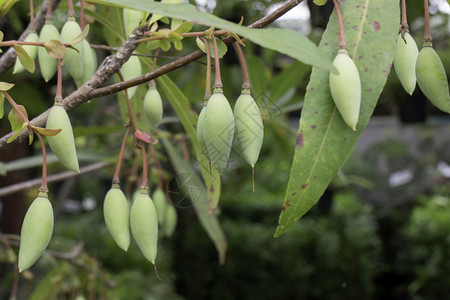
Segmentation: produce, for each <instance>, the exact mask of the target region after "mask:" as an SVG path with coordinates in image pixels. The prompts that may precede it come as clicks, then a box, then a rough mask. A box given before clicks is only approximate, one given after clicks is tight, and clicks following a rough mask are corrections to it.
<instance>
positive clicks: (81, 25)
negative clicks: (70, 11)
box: [80, 0, 85, 31]
mask: <svg viewBox="0 0 450 300" xmlns="http://www.w3.org/2000/svg"><path fill="white" fill-rule="evenodd" d="M80 27H81V31H83V30H84V27H85V24H84V0H80Z"/></svg>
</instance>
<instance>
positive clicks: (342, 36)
mask: <svg viewBox="0 0 450 300" xmlns="http://www.w3.org/2000/svg"><path fill="white" fill-rule="evenodd" d="M333 3H334V7H335V8H336V14H337V17H338V22H339V45H338V49H347V42H346V41H345V33H344V22H343V21H342V14H341V9H340V7H339V2H338V1H337V0H333Z"/></svg>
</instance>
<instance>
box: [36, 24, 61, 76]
mask: <svg viewBox="0 0 450 300" xmlns="http://www.w3.org/2000/svg"><path fill="white" fill-rule="evenodd" d="M49 40H59V32H58V29H57V28H56V27H55V25H54V24H53V21H47V22H46V23H45V25H44V26H43V27H42V29H41V32H40V33H39V42H47V41H49ZM38 59H39V68H40V70H41V74H42V77H43V78H44V80H45V82H47V81H49V80H50V79H52V77H53V75H55V73H56V71H57V70H58V62H57V60H56V58H53V57H50V56H49V55H48V54H47V50H45V48H44V47H39V49H38Z"/></svg>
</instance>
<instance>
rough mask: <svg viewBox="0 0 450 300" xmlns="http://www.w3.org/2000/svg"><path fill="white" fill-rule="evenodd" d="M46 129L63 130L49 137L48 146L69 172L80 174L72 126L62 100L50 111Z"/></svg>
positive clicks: (57, 101)
mask: <svg viewBox="0 0 450 300" xmlns="http://www.w3.org/2000/svg"><path fill="white" fill-rule="evenodd" d="M46 127H47V128H48V129H54V130H56V129H61V131H60V132H59V133H58V134H57V135H55V136H47V140H48V144H49V145H50V148H51V149H52V151H53V153H54V154H55V155H56V156H57V157H58V159H59V161H60V162H62V163H63V165H64V166H66V167H67V168H68V169H69V170H72V171H75V172H80V168H79V165H78V157H77V151H76V148H75V139H74V136H73V131H72V125H71V123H70V119H69V116H68V114H67V112H66V110H65V109H64V107H63V106H62V103H61V101H60V100H56V101H55V104H54V105H53V107H52V108H51V109H50V113H49V115H48V118H47V125H46Z"/></svg>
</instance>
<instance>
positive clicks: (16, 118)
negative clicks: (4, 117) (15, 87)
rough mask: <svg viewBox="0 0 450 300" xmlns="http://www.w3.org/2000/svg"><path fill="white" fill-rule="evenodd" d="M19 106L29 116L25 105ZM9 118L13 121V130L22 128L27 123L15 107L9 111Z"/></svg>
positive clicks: (10, 121)
mask: <svg viewBox="0 0 450 300" xmlns="http://www.w3.org/2000/svg"><path fill="white" fill-rule="evenodd" d="M18 107H19V109H20V110H21V111H22V113H23V114H24V115H25V117H27V118H28V114H27V110H26V109H25V107H24V106H23V105H18ZM8 120H9V123H11V130H12V131H17V130H20V129H21V128H22V126H23V125H24V123H25V121H24V120H23V119H22V118H21V117H20V115H19V113H18V112H17V111H16V110H15V109H11V111H10V112H9V114H8Z"/></svg>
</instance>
